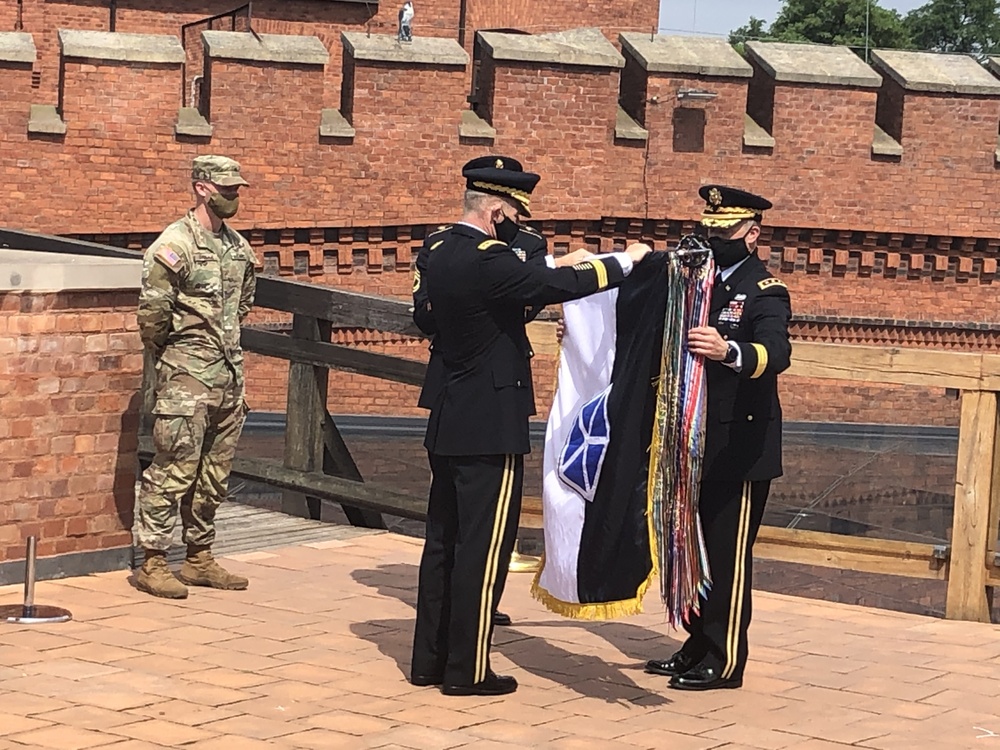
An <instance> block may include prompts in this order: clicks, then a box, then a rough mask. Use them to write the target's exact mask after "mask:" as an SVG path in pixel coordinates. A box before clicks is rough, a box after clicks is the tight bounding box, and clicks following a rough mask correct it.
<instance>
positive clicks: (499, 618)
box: [413, 156, 549, 626]
mask: <svg viewBox="0 0 1000 750" xmlns="http://www.w3.org/2000/svg"><path fill="white" fill-rule="evenodd" d="M496 159H497V157H495V156H481V157H478V158H476V159H473V160H472V161H470V162H469V163H468V164H466V165H465V167H464V168H463V170H462V176H463V177H464V176H466V173H467V172H469V171H471V170H476V169H483V168H489V167H490V166H492V165H494V164H495V163H496ZM510 161H511V163H513V160H510ZM519 216H523V217H528V216H530V214H524V213H520V214H519ZM451 228H452V227H451V225H450V224H449V225H445V226H440V227H438V228H437V229H436V230H435V231H433V232H431V233H430V234H428V235H427V238H426V239H425V240H424V244H423V246H422V247H421V248H420V251H419V252H418V253H417V262H416V270H415V271H414V274H413V320H414V322H415V323H416V324H417V327H418V328H420V330H421V331H423V332H424V333H425V334H427V335H428V336H431V337H433V336H434V334H436V333H437V323H435V322H434V313H433V311H432V310H431V306H430V303H429V300H428V298H427V283H426V281H427V261H428V258H429V256H430V253H431V252H432V251H433V250H434V248H436V247H439V246H440V245H441V244H442V243H443V237H444V234H445V233H446V232H447V231H448V230H450V229H451ZM511 250H512V251H513V252H514V255H516V256H517V257H518V258H519V259H520V260H522V261H524V262H525V263H540V264H542V265H545V264H546V259H547V258H548V257H549V249H548V243H546V241H545V238H544V237H543V236H542V235H541V234H539V233H538V232H536V231H535V230H534V229H532V228H531V227H529V226H526V225H524V224H519V225H518V232H517V236H516V237H515V238H514V241H513V242H512V243H511ZM543 309H545V306H544V305H536V306H534V307H529V308H525V313H524V315H525V317H524V320H525V322H526V323H530V322H531V321H533V320H534V319H535V318H536V317H538V314H539V313H540V312H541V311H542V310H543ZM430 353H431V354H430V358H429V359H428V362H427V374H426V376H425V378H424V387H423V388H422V389H421V392H420V399H419V401H418V402H417V405H418V406H421V407H423V408H425V409H430V408H431V405H432V404H433V403H434V398H435V395H436V393H437V391H438V390H439V389H440V388H441V386H442V382H441V378H442V376H443V374H444V367H443V363H442V360H441V358H440V357H438V356H435V354H434V343H433V340H432V342H431V346H430ZM530 356H534V352H530ZM493 624H494V625H501V626H506V625H510V624H511V619H510V615H508V614H505V613H504V612H500V611H499V610H498V611H496V612H494V613H493Z"/></svg>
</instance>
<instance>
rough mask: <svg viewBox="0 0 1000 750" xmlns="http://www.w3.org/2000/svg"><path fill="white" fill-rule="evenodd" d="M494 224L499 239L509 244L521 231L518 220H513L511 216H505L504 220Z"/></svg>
mask: <svg viewBox="0 0 1000 750" xmlns="http://www.w3.org/2000/svg"><path fill="white" fill-rule="evenodd" d="M494 226H495V228H496V233H497V239H498V240H500V241H501V242H505V243H507V244H508V245H509V244H511V243H512V242H513V241H514V238H515V237H517V233H518V232H520V231H521V227H519V226H518V225H517V222H516V221H513V220H512V219H511V218H510V217H509V216H504V217H503V221H501V222H500V223H499V224H496V225H494Z"/></svg>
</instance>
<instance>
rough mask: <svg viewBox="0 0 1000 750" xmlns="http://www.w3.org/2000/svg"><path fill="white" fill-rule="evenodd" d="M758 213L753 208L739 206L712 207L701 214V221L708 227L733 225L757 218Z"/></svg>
mask: <svg viewBox="0 0 1000 750" xmlns="http://www.w3.org/2000/svg"><path fill="white" fill-rule="evenodd" d="M758 213H759V212H758V211H755V210H754V209H752V208H739V207H737V206H725V207H720V208H711V207H710V208H706V209H705V212H704V213H703V214H702V215H701V223H702V224H704V225H705V226H706V227H731V226H733V225H735V224H739V223H740V222H741V221H746V220H747V219H753V218H756V216H757V214H758Z"/></svg>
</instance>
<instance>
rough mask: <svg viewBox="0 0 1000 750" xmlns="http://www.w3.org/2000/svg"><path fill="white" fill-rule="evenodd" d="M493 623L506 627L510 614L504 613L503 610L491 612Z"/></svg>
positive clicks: (508, 623)
mask: <svg viewBox="0 0 1000 750" xmlns="http://www.w3.org/2000/svg"><path fill="white" fill-rule="evenodd" d="M493 624H494V625H500V626H502V627H506V626H508V625H510V615H505V614H504V613H503V612H494V613H493Z"/></svg>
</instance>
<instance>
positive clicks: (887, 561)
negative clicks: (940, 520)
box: [753, 526, 948, 581]
mask: <svg viewBox="0 0 1000 750" xmlns="http://www.w3.org/2000/svg"><path fill="white" fill-rule="evenodd" d="M753 553H754V557H760V558H763V559H765V560H777V561H779V562H791V563H799V564H801V565H817V566H819V567H823V568H839V569H841V570H856V571H858V572H861V573H883V574H886V575H895V576H904V577H906V578H927V579H931V580H937V581H943V580H946V579H947V574H948V570H947V564H945V563H944V562H943V561H941V560H938V559H936V558H935V557H934V545H932V544H920V543H916V542H896V541H890V540H887V539H867V538H858V537H849V536H842V535H840V534H828V533H825V532H821V531H803V530H801V529H782V528H777V527H774V526H762V527H761V529H760V532H759V534H758V536H757V542H756V544H754V548H753Z"/></svg>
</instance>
